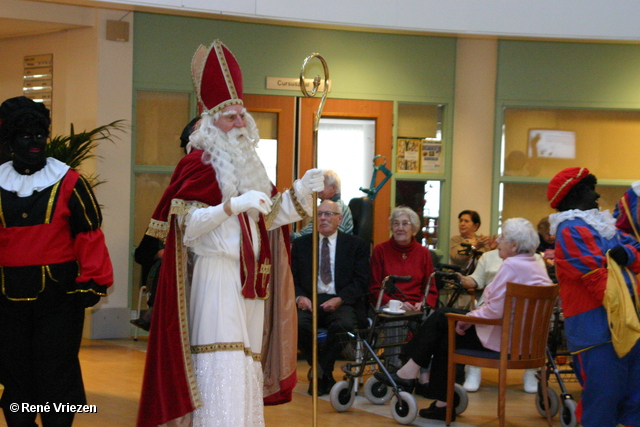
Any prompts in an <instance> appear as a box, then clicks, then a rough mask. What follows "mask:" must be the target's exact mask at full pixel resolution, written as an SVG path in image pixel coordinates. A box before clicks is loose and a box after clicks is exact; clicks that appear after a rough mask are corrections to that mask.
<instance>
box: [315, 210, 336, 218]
mask: <svg viewBox="0 0 640 427" xmlns="http://www.w3.org/2000/svg"><path fill="white" fill-rule="evenodd" d="M334 215H340V213H339V212H329V211H323V212H318V218H322V217H326V218H331V217H332V216H334Z"/></svg>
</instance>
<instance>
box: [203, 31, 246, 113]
mask: <svg viewBox="0 0 640 427" xmlns="http://www.w3.org/2000/svg"><path fill="white" fill-rule="evenodd" d="M191 76H192V78H193V85H194V87H195V91H196V96H197V97H198V107H199V109H200V113H201V114H205V113H206V114H209V115H213V114H215V113H217V112H218V111H221V110H222V109H224V108H226V107H228V106H230V105H244V103H243V101H242V71H241V70H240V65H238V61H237V60H236V58H235V57H234V56H233V54H232V53H231V51H230V50H229V49H228V48H227V47H226V46H225V45H224V44H222V42H221V41H220V40H214V42H213V43H212V44H211V46H209V48H206V47H204V46H203V45H200V47H198V50H196V53H195V54H194V55H193V59H192V60H191Z"/></svg>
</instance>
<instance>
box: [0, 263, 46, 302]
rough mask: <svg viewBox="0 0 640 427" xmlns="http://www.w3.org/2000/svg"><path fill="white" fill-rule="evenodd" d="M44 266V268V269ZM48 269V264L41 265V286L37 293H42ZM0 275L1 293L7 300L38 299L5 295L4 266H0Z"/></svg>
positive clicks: (35, 298)
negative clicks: (0, 277)
mask: <svg viewBox="0 0 640 427" xmlns="http://www.w3.org/2000/svg"><path fill="white" fill-rule="evenodd" d="M45 268H46V269H45ZM48 269H49V266H46V265H43V266H42V267H41V270H42V275H41V277H42V288H41V289H40V290H39V291H38V294H40V293H42V291H44V285H45V279H46V277H45V275H46V271H47V270H48ZM49 274H51V272H50V271H49ZM0 276H2V295H4V296H5V297H7V299H8V300H9V301H35V300H37V299H38V297H34V298H11V297H9V295H7V292H6V289H5V284H4V267H2V266H0Z"/></svg>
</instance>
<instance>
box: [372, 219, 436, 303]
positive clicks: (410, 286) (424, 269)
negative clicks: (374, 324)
mask: <svg viewBox="0 0 640 427" xmlns="http://www.w3.org/2000/svg"><path fill="white" fill-rule="evenodd" d="M389 229H390V230H391V233H392V236H391V238H390V239H389V240H387V241H386V242H383V243H380V244H379V245H377V246H376V247H375V248H374V249H373V255H372V256H371V280H370V284H369V296H370V298H371V302H372V303H374V304H375V303H376V302H377V299H378V294H379V293H380V288H381V286H382V281H383V280H384V278H385V277H386V276H389V275H397V276H411V281H410V282H406V283H404V282H398V283H396V287H397V288H398V289H399V290H401V291H402V292H399V291H396V292H395V293H394V294H393V295H387V294H384V295H383V297H382V304H383V305H386V304H387V303H388V302H389V300H392V299H396V300H400V301H402V309H404V310H408V311H411V310H420V309H421V308H422V303H423V297H424V292H425V288H426V286H427V282H428V280H429V276H430V275H431V273H433V263H432V261H431V254H430V253H429V249H427V248H426V247H424V246H422V245H421V244H420V243H418V241H416V239H415V237H414V236H415V235H416V233H417V232H418V231H419V230H420V218H419V217H418V214H416V213H415V212H414V211H413V210H411V209H410V208H408V207H405V206H399V207H397V208H395V209H394V210H393V212H391V217H390V218H389ZM437 299H438V290H437V289H436V287H435V286H433V287H432V289H430V290H429V295H428V297H427V304H429V305H430V306H431V307H435V304H436V301H437Z"/></svg>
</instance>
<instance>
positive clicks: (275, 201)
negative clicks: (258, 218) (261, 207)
mask: <svg viewBox="0 0 640 427" xmlns="http://www.w3.org/2000/svg"><path fill="white" fill-rule="evenodd" d="M271 203H272V205H271V212H269V213H268V214H267V215H265V217H264V225H265V226H266V227H267V230H270V229H271V226H272V225H273V221H274V220H275V219H276V217H277V216H278V214H279V213H280V207H281V206H282V193H278V194H276V195H275V196H273V197H272V198H271Z"/></svg>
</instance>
